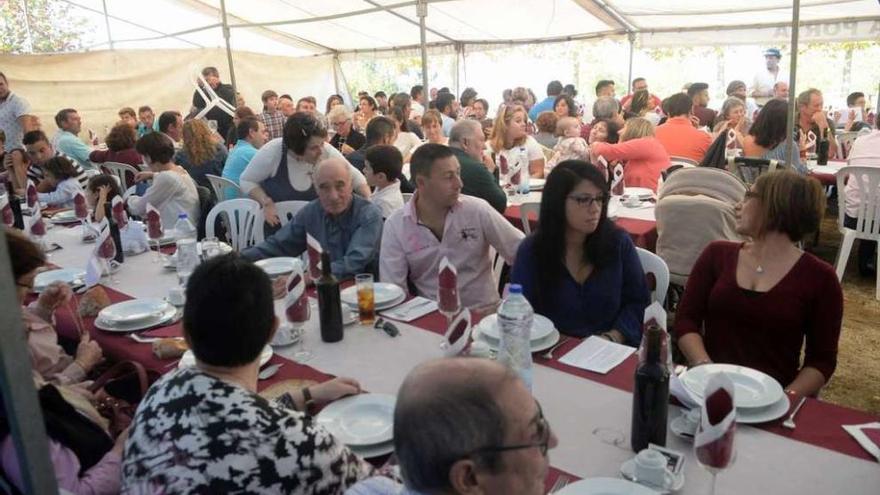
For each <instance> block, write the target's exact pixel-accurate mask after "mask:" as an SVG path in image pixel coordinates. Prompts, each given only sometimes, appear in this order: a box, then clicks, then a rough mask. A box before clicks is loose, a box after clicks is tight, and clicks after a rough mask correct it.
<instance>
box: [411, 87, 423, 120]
mask: <svg viewBox="0 0 880 495" xmlns="http://www.w3.org/2000/svg"><path fill="white" fill-rule="evenodd" d="M409 95H410V96H411V97H412V109H411V110H410V112H409V118H410V119H413V120H418V119H421V118H422V115H424V114H425V88H424V87H422V85H421V84H416V85H415V86H413V87H412V89H410V90H409Z"/></svg>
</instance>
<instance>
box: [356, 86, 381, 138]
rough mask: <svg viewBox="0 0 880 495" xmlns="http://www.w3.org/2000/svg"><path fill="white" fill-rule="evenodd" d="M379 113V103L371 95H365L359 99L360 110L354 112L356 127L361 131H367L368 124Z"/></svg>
mask: <svg viewBox="0 0 880 495" xmlns="http://www.w3.org/2000/svg"><path fill="white" fill-rule="evenodd" d="M378 115H379V105H377V104H376V100H374V99H373V97H372V96H370V95H363V96H361V97H360V99H359V100H358V110H357V112H355V114H354V128H355V129H357V130H358V131H360V132H367V124H369V123H370V120H372V119H373V117H376V116H378Z"/></svg>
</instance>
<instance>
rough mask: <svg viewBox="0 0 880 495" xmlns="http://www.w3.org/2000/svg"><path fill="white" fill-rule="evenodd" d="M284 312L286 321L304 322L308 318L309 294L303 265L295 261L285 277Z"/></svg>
mask: <svg viewBox="0 0 880 495" xmlns="http://www.w3.org/2000/svg"><path fill="white" fill-rule="evenodd" d="M284 314H285V315H286V316H287V320H288V321H296V322H304V321H308V319H309V296H308V294H307V293H306V280H305V277H304V276H303V267H302V265H301V264H300V263H295V264H294V266H293V271H292V272H290V275H289V276H288V277H287V294H286V295H285V296H284Z"/></svg>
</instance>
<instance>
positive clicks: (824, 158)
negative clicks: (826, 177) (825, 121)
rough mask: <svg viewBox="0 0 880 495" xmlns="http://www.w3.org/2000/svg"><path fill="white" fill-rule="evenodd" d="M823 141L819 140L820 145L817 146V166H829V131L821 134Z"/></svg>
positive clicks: (823, 131) (825, 130)
mask: <svg viewBox="0 0 880 495" xmlns="http://www.w3.org/2000/svg"><path fill="white" fill-rule="evenodd" d="M821 136H822V137H821V139H819V144H817V145H816V164H817V165H828V149H829V146H830V143H829V141H828V129H827V128H826V129H824V130H822V132H821Z"/></svg>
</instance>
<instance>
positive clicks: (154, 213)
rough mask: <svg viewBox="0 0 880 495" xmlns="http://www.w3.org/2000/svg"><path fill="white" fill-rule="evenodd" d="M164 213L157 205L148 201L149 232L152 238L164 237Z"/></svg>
mask: <svg viewBox="0 0 880 495" xmlns="http://www.w3.org/2000/svg"><path fill="white" fill-rule="evenodd" d="M162 233H163V232H162V215H161V214H159V210H157V209H156V207H155V206H153V205H151V204H150V203H147V234H148V236H149V238H150V239H154V240H159V239H161V238H162Z"/></svg>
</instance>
